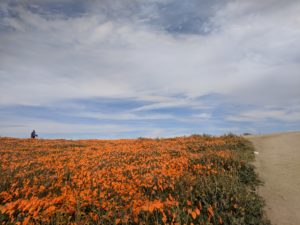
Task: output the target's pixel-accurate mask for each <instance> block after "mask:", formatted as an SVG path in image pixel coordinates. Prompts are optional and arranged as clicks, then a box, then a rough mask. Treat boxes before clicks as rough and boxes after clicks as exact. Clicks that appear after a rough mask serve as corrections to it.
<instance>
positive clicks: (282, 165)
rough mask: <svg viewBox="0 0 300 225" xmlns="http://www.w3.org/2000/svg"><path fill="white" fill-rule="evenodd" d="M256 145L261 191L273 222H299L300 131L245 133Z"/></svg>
mask: <svg viewBox="0 0 300 225" xmlns="http://www.w3.org/2000/svg"><path fill="white" fill-rule="evenodd" d="M246 138H248V139H249V140H250V141H251V142H252V143H253V144H254V147H255V149H256V150H255V151H256V152H255V153H256V154H255V159H256V160H255V163H254V165H255V166H256V169H257V172H258V175H259V177H260V179H261V180H262V181H263V182H264V185H263V186H261V187H260V188H259V190H258V191H259V194H260V195H261V196H262V197H263V198H264V199H265V201H266V208H265V210H266V214H267V216H268V218H269V219H270V220H271V223H272V224H273V225H297V224H300V132H291V133H280V134H270V135H257V136H246Z"/></svg>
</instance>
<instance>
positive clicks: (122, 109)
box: [0, 0, 300, 136]
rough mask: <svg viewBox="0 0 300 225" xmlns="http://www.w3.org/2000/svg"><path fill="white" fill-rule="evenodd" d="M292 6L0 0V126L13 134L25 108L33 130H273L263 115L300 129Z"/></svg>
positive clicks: (274, 0)
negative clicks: (52, 126) (107, 124)
mask: <svg viewBox="0 0 300 225" xmlns="http://www.w3.org/2000/svg"><path fill="white" fill-rule="evenodd" d="M299 10H300V3H299V2H298V1H296V0H289V1H285V2H284V3H283V2H282V1H279V0H266V1H264V2H261V1H258V0H254V1H230V0H228V1H215V0H214V1H208V0H201V1H196V0H192V1H188V2H184V1H179V0H162V1H156V0H151V1H147V2H145V1H138V0H137V1H127V0H125V1H124V0H122V1H121V0H116V1H108V0H101V1H99V2H95V1H89V0H88V1H84V2H83V1H69V0H55V1H48V0H47V1H38V0H25V1H22V2H20V1H2V2H1V3H0V59H1V60H0V78H1V82H0V106H1V110H2V114H1V115H3V114H4V113H5V115H7V114H12V115H13V116H11V117H10V118H9V119H10V121H9V122H7V118H4V117H2V118H0V122H1V124H4V122H5V124H6V125H7V126H6V128H3V129H2V133H3V132H4V133H6V134H7V135H12V136H14V135H15V133H17V128H16V127H15V126H14V124H15V122H14V121H16V120H19V121H20V122H22V121H23V120H25V119H26V118H27V117H30V116H28V115H27V116H26V117H25V118H24V117H22V113H23V112H22V110H24V107H25V106H27V107H31V108H30V112H31V114H32V115H33V116H31V122H32V121H35V119H36V120H38V121H40V122H39V123H38V124H36V126H37V127H36V129H43V127H44V128H45V129H44V130H47V129H46V128H49V127H48V125H47V126H46V124H47V123H50V124H51V123H52V122H53V123H57V124H56V125H55V127H56V128H58V129H62V127H61V126H63V125H62V124H64V123H63V121H61V120H60V117H63V118H64V121H66V120H67V121H73V122H74V121H77V125H76V124H75V125H74V126H73V125H72V126H73V127H72V129H69V130H64V129H62V130H63V131H64V133H72V131H73V132H74V130H76V126H77V128H78V130H80V129H81V126H83V127H84V126H87V125H88V123H89V122H90V121H93V122H94V123H96V124H95V126H99V125H100V124H101V123H99V121H101V120H103V121H107V122H110V124H112V125H118V126H119V125H120V123H121V125H122V126H125V125H124V124H126V126H125V127H131V128H132V129H133V130H141V131H140V133H139V134H143V132H144V134H149V132H150V131H149V130H151V129H152V130H155V129H156V130H163V131H168V132H170V133H172V131H171V130H173V129H174V126H175V125H176V126H177V128H178V131H179V130H181V131H185V132H189V133H191V132H192V133H193V132H201V131H202V132H212V131H213V130H215V131H216V132H215V133H218V132H217V130H220V129H223V128H224V129H225V130H226V127H227V128H228V130H230V129H231V128H233V127H235V128H236V127H238V128H239V129H238V130H239V131H241V132H242V131H244V130H245V129H247V126H248V127H250V125H249V122H251V127H253V129H262V130H264V129H265V130H266V131H269V128H264V124H265V127H267V126H269V124H268V123H269V121H268V120H269V119H274V120H276V121H277V122H276V124H275V125H274V126H273V125H272V129H274V130H281V129H285V130H286V129H289V128H291V129H295V127H296V128H297V127H298V128H300V127H299V123H300V118H299V112H300V109H299V108H300V107H299V106H300V99H299V97H300V91H299V90H300V89H299V86H300V76H299V74H298V71H299V70H300V66H299V65H300V64H299V59H300V54H299V51H298V49H300V42H299V40H300V29H299V28H300V20H299V16H298V12H299ZM211 96H217V97H211ZM94 99H98V101H94ZM109 102H110V103H112V102H114V103H115V104H116V105H117V106H116V105H114V106H113V105H112V104H109ZM105 104H107V105H108V106H107V107H106V109H105V110H104V106H105ZM126 104H132V105H128V106H126ZM22 107H23V108H22ZM291 107H294V109H293V110H292V111H290V109H291ZM40 108H44V110H42V111H39V109H40ZM53 108H55V109H56V110H58V112H60V114H59V113H55V112H54V111H53V110H51V109H53ZM49 118H50V120H49ZM46 119H47V120H46ZM43 120H45V125H43V123H42V122H41V121H43ZM144 121H145V122H146V123H147V124H143V123H142V122H144ZM172 121H173V123H172ZM191 121H192V123H191ZM244 122H247V124H246V125H245V124H244ZM267 122H268V123H267ZM273 122H274V121H273ZM284 122H288V123H289V124H290V125H289V126H287V125H286V124H283V123H284ZM32 123H33V122H32ZM193 123H194V124H197V126H198V127H196V126H193ZM199 123H200V124H201V123H202V126H200V125H199ZM256 123H260V124H256ZM22 124H24V123H22ZM59 124H61V125H59ZM33 125H34V124H32V125H31V124H30V123H26V125H24V126H26V127H27V128H26V129H30V127H32V126H33ZM64 125H66V124H64ZM8 126H10V127H11V128H9V129H10V132H9V133H7V131H6V130H5V129H8V128H7V127H8ZM66 126H68V125H66ZM88 126H89V125H88ZM143 126H144V127H145V129H144V131H143V129H142V127H143ZM49 129H50V128H49ZM91 129H93V128H91ZM170 129H171V130H170ZM87 130H88V128H87ZM120 130H122V129H121V128H120ZM19 131H20V132H21V130H19ZM22 132H24V130H22ZM95 132H99V136H101V135H102V133H101V132H100V131H99V130H98V131H97V130H95ZM111 132H113V131H111ZM126 132H127V130H126V129H124V130H122V132H121V133H118V135H120V136H122V135H125V134H126ZM128 132H130V131H128ZM156 133H158V132H156ZM160 133H162V132H160ZM175 133H176V132H175ZM177 133H180V132H177ZM0 135H1V134H0Z"/></svg>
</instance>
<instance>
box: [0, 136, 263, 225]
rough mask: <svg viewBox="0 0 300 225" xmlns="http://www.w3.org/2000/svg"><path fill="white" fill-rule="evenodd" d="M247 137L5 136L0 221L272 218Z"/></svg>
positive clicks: (0, 153) (0, 146)
mask: <svg viewBox="0 0 300 225" xmlns="http://www.w3.org/2000/svg"><path fill="white" fill-rule="evenodd" d="M252 159H253V151H252V146H251V144H250V143H249V142H247V141H246V140H245V139H244V138H242V137H238V136H234V135H225V136H221V137H211V136H207V135H204V136H200V135H192V136H189V137H177V138H164V139H147V138H139V139H123V140H78V141H70V140H42V139H32V140H31V139H13V138H0V174H1V180H0V224H24V225H26V224H174V225H175V224H268V221H267V220H265V219H264V214H263V210H262V209H263V201H262V200H261V198H260V197H259V196H258V195H257V193H256V187H257V185H258V184H259V181H258V179H257V177H256V174H255V172H254V169H253V166H251V164H250V163H249V162H250V161H251V160H252Z"/></svg>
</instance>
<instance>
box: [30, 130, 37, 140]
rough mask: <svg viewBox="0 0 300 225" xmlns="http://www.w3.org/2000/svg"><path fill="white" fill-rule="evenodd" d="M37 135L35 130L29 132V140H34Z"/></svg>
mask: <svg viewBox="0 0 300 225" xmlns="http://www.w3.org/2000/svg"><path fill="white" fill-rule="evenodd" d="M37 136H38V135H37V134H36V133H35V130H33V131H32V132H31V138H36V137H37Z"/></svg>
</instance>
